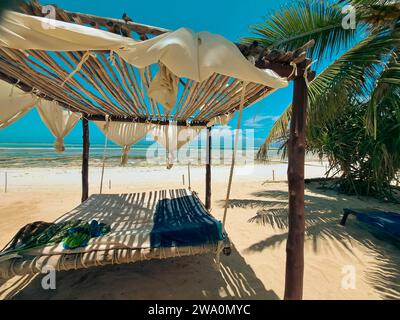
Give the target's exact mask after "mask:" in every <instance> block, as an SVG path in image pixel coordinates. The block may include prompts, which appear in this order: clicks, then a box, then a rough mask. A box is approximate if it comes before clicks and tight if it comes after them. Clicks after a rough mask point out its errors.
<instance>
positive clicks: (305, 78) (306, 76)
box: [303, 59, 318, 87]
mask: <svg viewBox="0 0 400 320" xmlns="http://www.w3.org/2000/svg"><path fill="white" fill-rule="evenodd" d="M317 61H318V59H317V60H314V61H313V62H311V63H310V64H309V65H307V67H306V68H305V70H304V74H303V77H304V80H305V81H306V86H307V87H309V86H310V82H309V81H308V71H310V69H311V66H312V65H313V64H314V63H316V62H317Z"/></svg>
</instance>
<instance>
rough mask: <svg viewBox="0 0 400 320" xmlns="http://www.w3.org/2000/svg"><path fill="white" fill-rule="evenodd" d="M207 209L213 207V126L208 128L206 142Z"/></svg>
mask: <svg viewBox="0 0 400 320" xmlns="http://www.w3.org/2000/svg"><path fill="white" fill-rule="evenodd" d="M205 204H206V209H207V210H210V209H211V127H208V128H207V144H206V201H205Z"/></svg>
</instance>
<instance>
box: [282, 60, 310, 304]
mask: <svg viewBox="0 0 400 320" xmlns="http://www.w3.org/2000/svg"><path fill="white" fill-rule="evenodd" d="M305 67H306V62H304V63H301V64H300V65H298V70H297V72H298V74H297V76H296V77H295V79H294V91H293V103H292V117H291V121H290V138H289V145H288V159H289V164H288V182H289V233H288V239H287V244H286V278H285V299H286V300H300V299H302V298H303V275H304V229H305V222H304V159H305V128H306V107H307V103H308V101H307V84H306V81H305V78H304V73H305Z"/></svg>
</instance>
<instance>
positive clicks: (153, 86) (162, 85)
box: [148, 64, 179, 111]
mask: <svg viewBox="0 0 400 320" xmlns="http://www.w3.org/2000/svg"><path fill="white" fill-rule="evenodd" d="M178 86H179V78H178V77H177V76H175V75H174V74H173V73H172V72H170V71H169V70H168V69H167V67H166V66H164V65H162V64H161V65H160V71H159V72H158V73H157V74H156V76H155V77H154V79H153V81H152V82H151V83H150V86H149V88H148V95H149V97H150V98H152V99H154V100H156V101H157V102H159V103H161V104H162V105H163V106H164V107H165V108H166V109H167V110H169V111H171V110H172V109H173V108H174V106H175V103H176V99H177V97H178Z"/></svg>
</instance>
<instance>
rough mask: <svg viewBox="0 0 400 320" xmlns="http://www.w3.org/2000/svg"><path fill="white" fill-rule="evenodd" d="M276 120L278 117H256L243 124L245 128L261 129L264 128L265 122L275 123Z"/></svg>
mask: <svg viewBox="0 0 400 320" xmlns="http://www.w3.org/2000/svg"><path fill="white" fill-rule="evenodd" d="M278 119H279V116H270V115H269V116H267V115H256V116H255V117H253V118H250V119H247V120H246V121H245V122H244V125H245V126H246V127H250V128H261V127H263V126H265V121H266V120H270V121H273V122H275V121H276V120H278Z"/></svg>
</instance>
